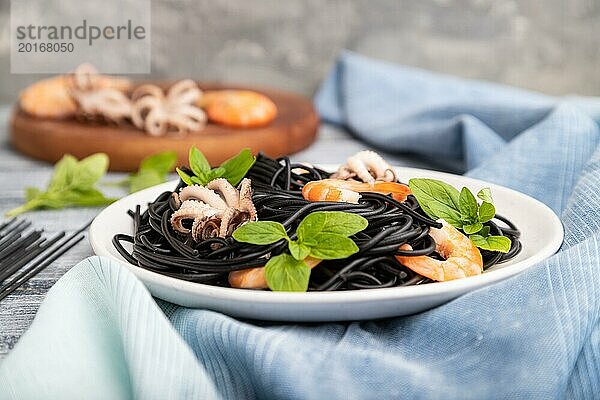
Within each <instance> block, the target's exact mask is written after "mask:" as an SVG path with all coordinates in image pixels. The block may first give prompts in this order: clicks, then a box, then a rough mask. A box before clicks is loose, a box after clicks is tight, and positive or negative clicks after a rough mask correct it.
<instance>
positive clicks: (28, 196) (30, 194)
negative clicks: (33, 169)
mask: <svg viewBox="0 0 600 400" xmlns="http://www.w3.org/2000/svg"><path fill="white" fill-rule="evenodd" d="M40 194H42V191H41V190H39V189H38V188H34V187H28V188H25V200H27V201H31V200H33V199H35V198H36V197H38V196H39V195H40Z"/></svg>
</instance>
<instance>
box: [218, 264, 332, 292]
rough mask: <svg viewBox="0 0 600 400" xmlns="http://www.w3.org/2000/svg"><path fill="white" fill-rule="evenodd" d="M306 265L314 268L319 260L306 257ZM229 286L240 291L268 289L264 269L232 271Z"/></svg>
mask: <svg viewBox="0 0 600 400" xmlns="http://www.w3.org/2000/svg"><path fill="white" fill-rule="evenodd" d="M304 262H305V263H306V265H308V266H309V267H310V268H311V269H312V268H314V267H316V266H317V265H318V264H319V263H320V262H321V260H319V259H317V258H312V257H307V258H305V259H304ZM229 284H230V285H231V287H234V288H241V289H268V288H269V285H268V284H267V277H266V276H265V267H255V268H248V269H242V270H239V271H232V272H230V273H229Z"/></svg>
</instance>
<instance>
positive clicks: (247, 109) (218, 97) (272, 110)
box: [198, 90, 277, 128]
mask: <svg viewBox="0 0 600 400" xmlns="http://www.w3.org/2000/svg"><path fill="white" fill-rule="evenodd" d="M198 105H200V106H201V107H203V108H204V109H205V110H206V115H207V116H208V119H209V120H211V121H213V122H215V123H217V124H220V125H226V126H232V127H234V128H257V127H261V126H265V125H267V124H269V123H270V122H271V121H273V119H275V117H276V116H277V106H276V105H275V103H273V101H272V100H271V99H269V98H268V97H267V96H265V95H263V94H260V93H257V92H253V91H250V90H218V91H209V92H205V94H204V96H202V98H201V99H200V100H199V101H198Z"/></svg>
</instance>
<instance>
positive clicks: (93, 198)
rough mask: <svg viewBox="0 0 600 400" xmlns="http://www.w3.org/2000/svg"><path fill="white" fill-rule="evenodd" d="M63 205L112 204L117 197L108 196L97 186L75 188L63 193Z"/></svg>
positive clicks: (88, 205)
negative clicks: (96, 187)
mask: <svg viewBox="0 0 600 400" xmlns="http://www.w3.org/2000/svg"><path fill="white" fill-rule="evenodd" d="M60 196H61V199H62V201H63V206H80V207H93V206H103V205H107V204H111V203H112V202H114V201H115V200H116V199H111V198H107V197H105V196H104V194H102V192H101V191H99V190H98V189H95V188H88V189H74V190H70V191H67V192H65V193H61V195H60Z"/></svg>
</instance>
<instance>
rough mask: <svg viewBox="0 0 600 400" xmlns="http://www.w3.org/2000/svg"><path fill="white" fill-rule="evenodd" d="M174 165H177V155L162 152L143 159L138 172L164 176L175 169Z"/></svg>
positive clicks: (170, 152)
mask: <svg viewBox="0 0 600 400" xmlns="http://www.w3.org/2000/svg"><path fill="white" fill-rule="evenodd" d="M175 163H177V153H175V152H174V151H164V152H162V153H157V154H153V155H151V156H148V157H146V158H144V159H143V160H142V162H141V163H140V168H139V172H140V173H141V172H146V171H154V172H156V173H158V174H163V175H166V174H167V173H169V172H170V171H171V170H172V169H173V167H175Z"/></svg>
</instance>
